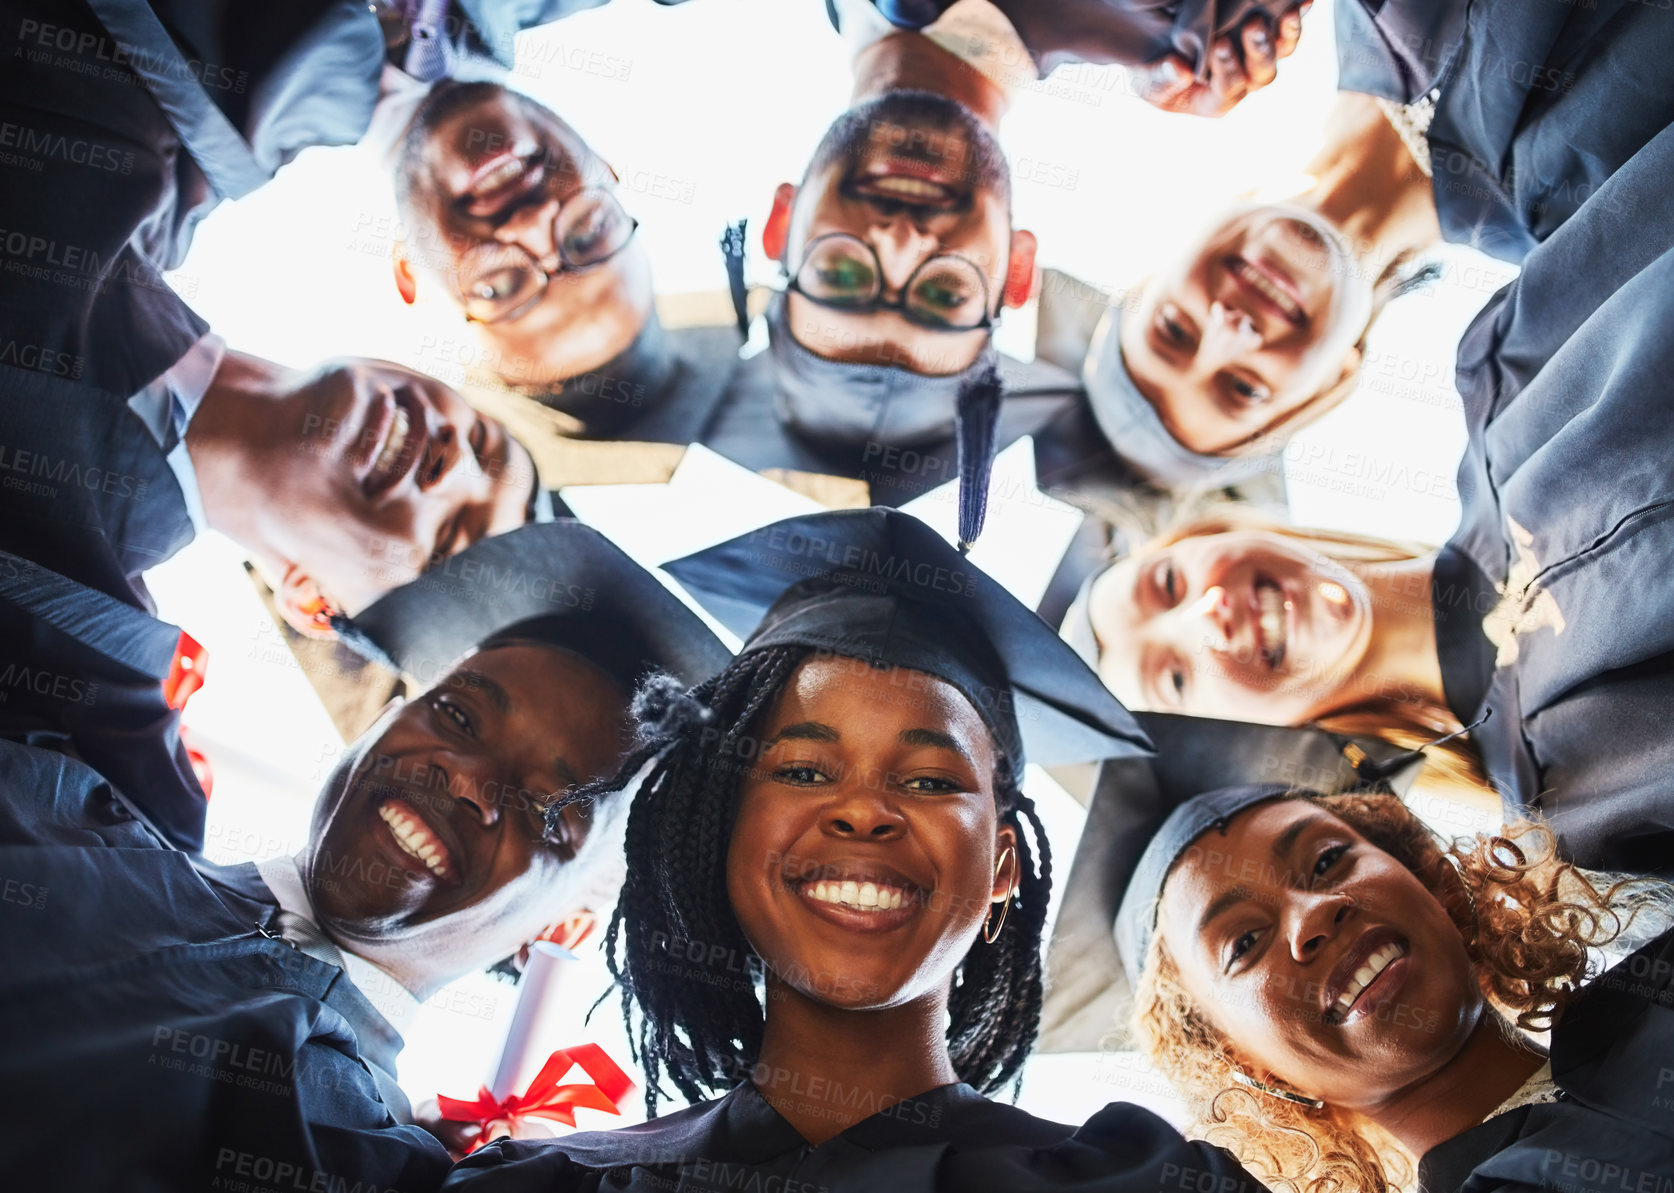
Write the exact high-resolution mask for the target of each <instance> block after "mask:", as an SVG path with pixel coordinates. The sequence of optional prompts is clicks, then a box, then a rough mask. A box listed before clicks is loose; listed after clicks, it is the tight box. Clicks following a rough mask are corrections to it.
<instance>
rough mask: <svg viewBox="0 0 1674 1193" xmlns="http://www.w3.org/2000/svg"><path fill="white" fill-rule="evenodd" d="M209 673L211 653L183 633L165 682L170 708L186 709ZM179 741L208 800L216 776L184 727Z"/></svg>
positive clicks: (165, 694) (176, 645)
mask: <svg viewBox="0 0 1674 1193" xmlns="http://www.w3.org/2000/svg"><path fill="white" fill-rule="evenodd" d="M208 671H209V652H208V651H207V650H205V649H204V648H203V644H202V643H200V642H199V641H198V640H197V639H196V638H194V637H192V635H190V634H188V633H187V632H186V631H185V630H181V631H180V641H179V642H178V643H176V644H175V648H174V662H173V663H172V664H170V666H169V676H168V678H167V679H165V680H164V681H163V699H164V700H166V701H167V702H168V706H169V707H170V708H172V709H174V710H175V711H177V712H178V711H179V710H181V709H183V708H185V707H186V702H187V701H188V700H190V699H191V698H192V693H194V692H196V691H197V690H198V689H199V688H201V687H203V680H204V676H205V674H206V673H207V672H208ZM180 740H181V743H182V744H183V745H184V746H185V747H186V757H187V759H188V760H189V761H190V762H191V763H192V773H193V774H195V775H196V776H197V777H198V786H200V787H202V788H203V794H204V798H205V799H208V798H209V795H210V792H211V791H213V790H214V787H215V774H214V772H213V771H211V770H210V768H209V759H207V758H205V757H204V755H203V751H202V750H200V749H198V748H197V747H195V746H194V745H192V743H191V741H190V739H189V737H188V735H187V732H186V727H185V726H184V725H182V726H181V728H180Z"/></svg>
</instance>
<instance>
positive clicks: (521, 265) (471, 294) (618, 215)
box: [459, 187, 639, 323]
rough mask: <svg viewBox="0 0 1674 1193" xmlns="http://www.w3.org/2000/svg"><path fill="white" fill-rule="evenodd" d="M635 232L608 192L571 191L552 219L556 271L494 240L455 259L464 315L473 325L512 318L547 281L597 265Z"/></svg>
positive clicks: (531, 301)
mask: <svg viewBox="0 0 1674 1193" xmlns="http://www.w3.org/2000/svg"><path fill="white" fill-rule="evenodd" d="M638 228H639V221H638V220H636V219H634V217H633V216H631V215H629V214H628V213H627V212H626V211H624V210H623V209H622V204H621V203H619V202H617V200H616V196H615V195H613V194H611V193H610V192H609V191H607V190H604V189H602V188H598V187H589V188H588V189H586V190H583V191H579V192H577V193H576V194H575V195H574V196H572V197H571V198H570V199H569V200H568V201H567V202H565V203H564V204H563V205H561V206H560V207H559V208H558V214H557V216H555V217H554V218H553V221H552V243H553V244H554V245H555V246H556V248H557V250H558V268H557V269H553V270H548V269H545V268H543V267H542V265H541V263H540V262H539V261H537V260H536V259H535V257H534V255H533V254H531V253H530V252H529V250H528V249H526V248H524V247H523V246H522V245H520V244H503V243H501V242H499V241H487V242H484V243H482V244H478V245H476V246H475V247H474V248H472V249H471V250H470V251H469V252H467V253H466V254H465V255H464V256H463V257H461V258H460V261H459V296H460V298H461V299H462V300H463V302H464V304H465V317H466V318H467V319H470V320H472V321H474V322H476V323H498V322H500V321H502V320H505V319H515V318H517V317H518V316H519V315H521V314H523V313H524V312H525V311H527V310H528V309H529V308H530V307H532V306H534V305H535V303H536V302H538V301H540V297H541V295H542V294H543V293H545V292H546V286H547V283H548V282H549V281H551V280H552V279H553V278H555V277H557V276H558V275H559V274H560V273H562V272H563V271H564V270H566V269H567V270H570V271H571V272H572V273H580V272H582V271H584V270H588V269H594V268H596V267H597V266H600V265H603V264H604V263H605V262H606V261H608V260H610V259H611V258H612V257H614V256H616V254H617V253H620V252H621V251H622V250H623V249H625V248H627V247H628V242H629V241H630V240H632V239H633V236H634V232H635V231H636V230H638Z"/></svg>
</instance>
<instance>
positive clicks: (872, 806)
mask: <svg viewBox="0 0 1674 1193" xmlns="http://www.w3.org/2000/svg"><path fill="white" fill-rule="evenodd" d="M820 829H821V831H822V832H824V833H825V835H826V836H828V837H836V838H838V839H840V840H844V841H893V840H895V839H897V838H899V837H903V836H905V835H906V832H907V821H906V818H905V817H904V816H902V815H901V813H900V811H899V810H897V809H896V807H895V806H894V804H893V802H892V801H890V800H888V799H885V798H884V797H883V793H882V792H881V791H878V790H873V789H870V788H869V787H868V785H867V784H866V783H865V782H864V781H863V779H862V778H861V776H859V775H851V776H849V778H848V780H847V781H846V782H844V783H843V784H842V787H841V790H840V791H839V793H838V794H837V795H836V796H835V797H834V798H833V799H832V800H831V802H830V803H828V804H827V805H826V806H825V808H824V810H823V811H822V812H821V813H820Z"/></svg>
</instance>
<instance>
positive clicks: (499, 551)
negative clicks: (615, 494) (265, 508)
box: [333, 518, 732, 690]
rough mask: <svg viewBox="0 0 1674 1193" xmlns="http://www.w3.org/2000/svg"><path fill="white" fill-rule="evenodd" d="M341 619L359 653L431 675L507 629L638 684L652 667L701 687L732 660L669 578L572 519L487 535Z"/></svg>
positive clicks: (342, 631)
mask: <svg viewBox="0 0 1674 1193" xmlns="http://www.w3.org/2000/svg"><path fill="white" fill-rule="evenodd" d="M333 624H334V626H335V627H336V628H337V630H338V633H339V636H340V637H342V638H343V639H344V640H345V641H347V642H348V643H349V644H350V645H351V646H353V647H355V648H356V649H357V650H359V651H360V652H361V653H363V654H366V655H367V656H368V657H371V658H374V659H377V660H378V661H380V662H383V663H385V664H386V665H388V666H390V667H391V668H392V669H394V670H397V671H401V672H405V673H406V674H408V675H412V676H413V677H415V678H416V679H418V680H419V681H420V682H423V683H430V682H434V681H435V680H437V679H439V678H440V677H441V676H442V675H443V674H445V673H446V671H447V670H448V668H450V667H452V666H453V664H454V663H455V662H457V661H458V660H459V658H460V657H461V656H462V655H464V654H465V653H466V652H467V651H469V650H471V649H472V648H473V647H476V646H480V645H481V644H482V643H483V642H485V641H487V640H489V639H492V638H503V637H519V638H534V639H538V640H540V641H543V642H550V643H552V644H553V645H555V646H561V647H564V648H566V649H568V650H573V651H574V652H575V653H576V654H579V655H581V656H582V657H584V658H586V659H588V660H590V661H592V662H593V663H595V664H597V665H598V666H600V667H602V668H603V669H604V670H605V671H606V672H607V673H608V674H609V675H611V677H612V678H614V679H615V680H617V682H618V683H620V684H622V685H623V686H624V687H626V688H629V689H630V690H631V689H632V688H633V687H634V686H635V685H636V684H637V683H638V681H639V679H640V678H641V677H643V676H644V675H645V674H646V672H648V671H650V670H651V669H653V668H658V669H661V670H663V671H667V672H670V673H671V674H673V675H674V676H676V677H677V678H678V679H680V680H681V681H682V682H684V683H686V684H688V685H692V684H698V683H701V682H702V681H703V680H705V679H708V678H709V677H710V676H711V675H714V674H715V673H716V672H717V671H719V670H721V669H722V668H723V667H725V666H726V664H727V660H728V659H730V658H731V657H732V656H731V652H730V651H728V650H727V648H726V647H725V646H724V645H722V643H721V641H720V639H719V638H717V637H715V635H714V634H713V633H712V632H711V631H710V630H709V628H708V627H707V626H705V625H704V623H703V621H702V619H700V618H699V617H698V616H697V614H695V613H694V612H692V610H690V609H689V608H687V607H686V605H685V604H683V603H682V602H681V600H680V598H679V597H677V596H675V595H674V593H672V592H670V591H669V589H668V588H667V587H665V586H664V585H663V583H662V582H661V581H659V580H658V579H657V578H656V577H655V576H653V575H652V574H651V573H650V572H648V571H646V570H645V569H644V568H642V567H640V566H639V564H637V563H635V562H634V561H633V560H632V559H630V558H629V557H628V556H627V555H626V554H625V553H624V552H623V551H622V549H621V548H620V547H618V546H616V544H615V543H612V542H611V541H610V540H609V539H607V538H605V536H604V535H602V534H600V533H599V532H598V531H597V530H594V529H593V528H592V527H591V526H587V525H585V524H583V523H581V522H577V521H576V520H575V519H573V518H560V519H557V520H556V521H552V522H546V523H540V524H534V525H529V526H524V527H521V528H520V529H517V530H513V531H510V532H508V533H506V534H500V535H493V536H490V537H488V538H484V539H480V540H478V541H477V542H476V543H473V544H472V545H471V546H470V547H467V548H466V549H465V550H463V551H461V552H460V553H459V554H457V555H454V556H452V557H450V558H448V559H446V560H443V561H442V562H440V563H438V564H436V565H435V566H434V567H431V568H430V569H429V570H427V571H426V572H424V574H422V575H421V576H419V577H418V579H416V580H413V581H411V582H409V583H407V584H404V585H402V586H401V587H400V588H397V589H395V590H393V591H392V592H389V593H387V594H385V595H384V596H383V597H382V598H380V599H379V600H378V601H377V602H376V603H375V604H373V605H372V606H370V607H369V608H367V609H366V610H364V611H363V612H361V613H360V614H358V615H357V616H355V617H354V618H338V619H336V620H335V621H334V623H333Z"/></svg>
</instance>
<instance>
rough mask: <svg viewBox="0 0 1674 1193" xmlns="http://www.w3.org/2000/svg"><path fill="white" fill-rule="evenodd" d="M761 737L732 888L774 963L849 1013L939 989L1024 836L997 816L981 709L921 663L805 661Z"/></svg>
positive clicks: (731, 862)
mask: <svg viewBox="0 0 1674 1193" xmlns="http://www.w3.org/2000/svg"><path fill="white" fill-rule="evenodd" d="M760 740H761V742H762V743H763V745H762V749H761V752H760V754H759V756H758V757H756V758H755V759H753V760H752V764H751V770H750V772H749V774H748V775H747V777H746V778H745V781H744V783H743V784H742V786H741V788H740V792H739V802H738V811H737V817H736V820H735V823H734V827H733V833H732V841H731V846H730V848H729V851H728V855H727V893H728V895H729V897H730V899H731V902H732V908H733V912H734V914H735V915H736V916H737V917H738V923H739V926H740V927H741V928H742V929H743V931H744V935H745V937H746V938H747V939H748V940H749V941H750V944H751V946H752V947H753V948H755V950H756V952H757V953H758V954H759V955H760V956H761V958H762V960H763V961H764V962H765V963H766V966H767V969H768V971H769V972H770V973H771V974H772V975H774V977H775V978H776V979H777V981H779V982H780V983H782V984H784V985H785V986H788V987H789V988H791V989H792V990H795V991H796V992H798V993H799V994H801V995H803V996H805V997H807V998H810V999H813V1000H815V1001H817V1002H821V1003H824V1004H826V1005H830V1006H836V1007H842V1008H846V1009H853V1010H863V1009H875V1008H881V1007H891V1006H900V1005H903V1004H906V1003H909V1002H911V1001H913V1000H915V999H919V998H924V997H932V998H943V997H945V996H946V994H947V989H948V984H949V980H950V978H951V977H952V974H953V971H954V969H955V968H956V967H957V966H958V964H959V962H960V960H961V959H962V958H963V957H964V956H965V954H966V953H967V952H968V951H969V949H970V947H971V944H972V942H973V940H974V938H975V937H976V935H977V932H978V930H979V928H980V927H981V925H982V923H983V920H984V918H985V917H986V916H987V915H988V911H989V907H990V905H991V902H992V900H994V899H995V898H997V897H1003V896H1005V895H1006V893H1007V892H1008V891H1009V890H1010V888H1011V884H1012V881H1013V876H1012V874H1011V873H1010V872H1009V871H1008V872H1005V873H1002V874H1001V875H1000V876H999V879H998V881H996V877H995V865H996V862H997V861H998V860H999V858H1000V854H1001V853H1002V851H1003V850H1004V848H1005V847H1006V845H1007V844H1014V843H1015V839H1016V838H1015V833H1014V832H1013V830H1012V829H1011V828H1010V827H1002V826H1000V825H999V823H998V813H997V812H996V808H995V802H994V799H995V797H994V773H995V771H994V768H995V761H996V759H995V752H994V745H993V741H992V738H991V737H990V735H989V732H988V729H987V727H986V725H984V723H983V721H982V718H981V717H980V716H978V715H977V712H976V710H975V709H974V708H973V707H972V706H971V704H970V702H969V701H968V700H966V699H965V697H964V696H963V695H961V694H960V693H959V691H958V690H957V689H955V688H954V687H952V686H951V685H949V684H947V683H945V682H943V681H942V680H939V679H934V678H932V677H930V676H927V675H925V674H923V673H921V672H916V671H907V670H904V669H900V668H896V669H892V670H877V669H874V668H872V667H870V666H867V665H864V664H861V663H857V662H855V661H853V660H849V659H842V658H835V659H829V658H828V659H811V660H809V661H806V662H804V663H803V664H801V666H799V667H798V668H797V670H796V671H795V672H794V673H793V674H792V676H791V679H790V681H789V683H788V684H787V685H786V687H785V689H784V691H783V693H782V694H781V696H780V697H779V699H778V701H777V703H776V704H775V706H774V707H773V708H772V709H771V710H770V711H769V712H768V713H767V714H766V716H765V718H764V720H763V721H762V724H761V728H760ZM1012 856H1013V857H1015V853H1014V854H1013V855H1012ZM1013 868H1014V867H1013Z"/></svg>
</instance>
